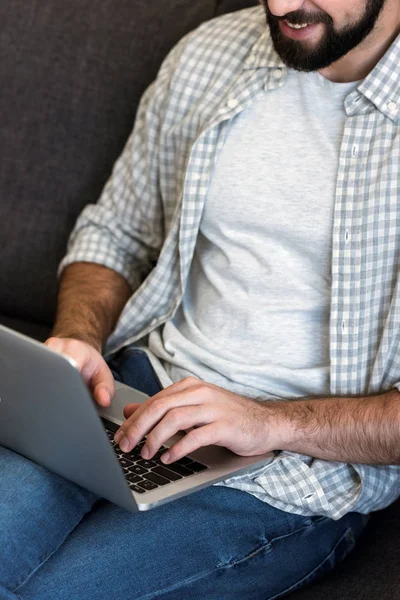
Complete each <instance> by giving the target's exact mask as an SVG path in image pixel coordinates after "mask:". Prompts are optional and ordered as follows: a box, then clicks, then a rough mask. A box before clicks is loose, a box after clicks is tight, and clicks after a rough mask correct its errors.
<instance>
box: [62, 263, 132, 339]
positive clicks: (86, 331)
mask: <svg viewBox="0 0 400 600" xmlns="http://www.w3.org/2000/svg"><path fill="white" fill-rule="evenodd" d="M131 294H132V290H131V288H130V286H129V284H128V283H127V281H126V280H125V279H124V278H123V277H122V276H121V275H119V274H118V273H116V272H115V271H112V270H111V269H108V268H107V267H103V266H101V265H97V264H94V263H83V262H82V263H74V264H71V265H70V266H68V267H67V268H66V269H65V272H64V273H63V275H62V278H61V282H60V289H59V294H58V303H57V314H56V321H55V325H54V328H53V331H52V335H53V336H55V337H72V338H75V339H80V340H83V341H85V342H88V343H89V344H91V345H92V346H94V347H95V348H96V349H97V350H101V348H102V346H103V344H104V343H105V341H106V339H107V337H108V336H109V335H110V333H111V332H112V331H113V329H114V327H115V324H116V322H117V319H118V317H119V315H120V313H121V311H122V309H123V307H124V306H125V304H126V302H127V300H128V299H129V297H130V296H131Z"/></svg>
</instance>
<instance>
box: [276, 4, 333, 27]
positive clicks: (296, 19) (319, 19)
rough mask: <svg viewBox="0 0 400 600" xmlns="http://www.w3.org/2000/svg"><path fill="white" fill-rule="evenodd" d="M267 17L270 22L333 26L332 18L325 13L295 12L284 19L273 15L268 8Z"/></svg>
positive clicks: (284, 16) (287, 14)
mask: <svg viewBox="0 0 400 600" xmlns="http://www.w3.org/2000/svg"><path fill="white" fill-rule="evenodd" d="M267 17H268V21H269V22H271V21H275V22H276V21H290V23H293V25H302V24H303V23H308V24H309V25H311V24H314V23H325V24H326V25H332V23H333V20H332V18H331V17H330V16H329V15H327V14H326V13H323V12H307V11H305V10H301V9H300V10H294V11H292V12H289V13H286V15H283V17H277V16H276V15H273V14H272V12H271V11H270V10H269V8H268V6H267Z"/></svg>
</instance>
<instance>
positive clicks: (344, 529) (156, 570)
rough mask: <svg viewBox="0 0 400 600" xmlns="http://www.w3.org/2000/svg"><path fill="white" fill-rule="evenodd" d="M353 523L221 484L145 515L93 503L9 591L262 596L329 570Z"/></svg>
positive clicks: (244, 599)
mask: <svg viewBox="0 0 400 600" xmlns="http://www.w3.org/2000/svg"><path fill="white" fill-rule="evenodd" d="M356 521H357V518H356V520H355V521H354V522H353V524H351V519H349V520H348V521H347V522H345V521H342V522H334V521H330V520H328V519H322V520H315V519H309V518H305V517H301V516H297V515H291V514H289V513H284V512H281V511H278V510H276V509H274V508H272V507H270V506H268V505H267V504H265V503H262V502H260V501H259V500H258V499H256V498H254V497H253V496H251V495H249V494H246V493H245V492H242V491H239V490H235V489H230V488H223V487H210V488H207V489H206V490H202V491H200V492H196V493H195V494H191V495H190V496H187V497H185V498H182V499H180V500H176V501H174V502H171V503H170V504H167V505H165V506H162V507H159V508H156V509H153V510H151V511H149V512H144V513H135V514H130V513H128V512H126V511H124V510H122V509H120V508H118V507H116V506H114V505H112V504H110V503H108V502H102V503H100V504H98V505H97V506H96V507H95V509H94V510H93V511H92V512H91V513H90V514H88V515H87V516H86V517H85V518H84V519H83V521H82V523H81V524H80V526H79V527H78V528H76V529H75V530H74V531H73V532H72V533H71V535H70V536H69V537H68V539H67V540H66V541H65V543H64V544H63V545H62V546H61V547H60V548H59V550H58V551H57V552H56V553H54V555H52V556H51V557H50V558H49V560H48V561H47V562H46V563H45V564H44V565H43V566H42V567H41V568H40V569H39V570H38V571H37V572H36V573H35V574H34V575H33V576H32V577H31V578H30V580H28V581H27V582H26V583H25V584H24V585H23V586H21V587H20V588H19V589H18V590H17V591H16V593H17V597H18V598H21V599H22V600H38V599H39V598H40V600H50V599H51V600H70V598H85V600H105V599H107V600H114V599H115V600H117V599H118V600H120V598H121V597H123V598H126V600H152V599H153V598H160V599H164V600H187V599H188V598H191V600H204V598H207V600H224V599H225V598H226V599H227V600H228V599H229V600H232V599H236V598H237V599H238V600H239V599H240V600H258V599H260V600H261V599H262V600H266V599H267V598H272V597H276V596H277V595H278V594H280V593H282V592H284V591H285V590H286V589H290V588H293V587H294V586H296V585H300V584H301V583H302V582H303V581H304V582H306V581H308V580H311V579H312V578H313V577H315V576H317V574H320V573H321V572H323V571H324V570H327V569H328V568H332V566H333V565H334V564H335V562H336V560H338V559H340V558H341V557H342V556H344V555H345V554H346V553H347V551H348V550H349V549H350V548H351V546H352V545H353V543H354V535H357V533H356V530H357V527H356V526H355V523H356ZM352 531H354V533H352Z"/></svg>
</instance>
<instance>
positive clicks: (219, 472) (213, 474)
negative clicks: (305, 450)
mask: <svg viewBox="0 0 400 600" xmlns="http://www.w3.org/2000/svg"><path fill="white" fill-rule="evenodd" d="M146 398H147V396H146V395H145V394H142V393H141V392H139V391H137V390H134V389H133V388H129V387H127V386H124V385H122V384H120V383H118V382H116V396H115V399H114V400H113V403H112V407H111V408H110V409H107V410H104V409H99V408H97V406H96V404H95V403H94V401H93V400H92V398H91V395H90V393H89V391H88V389H87V387H86V385H85V383H84V382H83V380H82V378H81V375H80V373H79V371H78V370H77V368H76V367H75V365H74V363H73V361H72V360H69V359H68V358H67V357H64V356H61V355H60V354H57V353H55V352H54V351H52V350H50V349H49V348H47V346H45V345H43V344H40V343H39V342H36V341H35V340H32V339H30V338H28V337H26V336H24V335H21V334H19V333H16V332H15V331H12V330H10V329H8V328H6V327H4V326H1V325H0V445H2V446H6V447H8V448H10V449H12V450H14V451H15V452H18V453H19V454H22V455H23V456H26V457H27V458H29V459H31V460H32V461H34V462H37V463H39V464H40V465H43V466H44V467H46V468H47V469H49V470H50V471H53V472H55V473H58V474H59V475H62V476H63V477H65V478H67V479H69V480H71V481H73V482H75V483H77V484H79V485H81V486H82V487H84V488H86V489H88V490H90V491H92V492H94V493H96V494H98V495H99V496H101V497H103V498H106V499H107V500H110V501H111V502H114V503H115V504H118V505H119V506H122V507H124V508H126V509H127V510H130V511H137V510H148V509H150V508H153V507H155V506H158V505H160V504H164V503H165V502H168V501H170V500H174V499H175V498H180V497H181V496H185V495H186V494H189V493H191V492H195V491H196V490H200V489H201V488H204V487H206V486H209V485H210V484H212V483H215V482H217V481H221V480H223V479H226V478H227V477H231V476H233V475H236V474H239V473H244V472H246V471H248V470H250V469H253V468H255V467H257V466H261V465H263V464H266V463H267V462H269V461H271V460H272V457H273V454H271V453H269V454H265V455H262V456H252V457H240V456H237V455H236V454H234V453H232V452H230V451H229V450H227V449H226V448H220V447H218V446H208V447H205V448H201V449H199V450H197V451H195V452H193V453H192V454H190V455H188V456H187V457H185V458H183V459H182V460H180V461H177V462H176V463H173V464H170V465H168V466H164V465H163V464H162V463H161V462H160V460H159V455H156V457H155V458H154V459H152V460H150V461H145V460H143V459H142V457H141V456H140V450H141V445H138V446H137V447H136V448H134V449H133V450H132V451H131V452H129V453H126V454H124V453H122V451H121V450H120V449H119V447H118V446H117V445H116V444H115V443H114V442H113V436H114V432H115V431H116V430H117V429H118V426H119V425H120V424H121V423H122V422H123V420H124V419H123V416H122V407H123V406H124V405H125V404H128V403H130V402H144V401H145V400H146ZM182 435H184V434H183V433H182V434H177V435H176V436H174V437H172V438H170V439H169V440H168V442H167V443H166V444H165V447H169V446H171V445H172V444H173V443H174V441H176V440H177V439H179V437H181V436H182ZM141 444H143V442H141ZM164 451H165V450H164Z"/></svg>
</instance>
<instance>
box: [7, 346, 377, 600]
mask: <svg viewBox="0 0 400 600" xmlns="http://www.w3.org/2000/svg"><path fill="white" fill-rule="evenodd" d="M111 367H112V369H113V371H114V374H115V376H116V377H117V378H118V379H122V380H123V381H125V382H126V383H128V384H131V385H134V386H135V387H141V388H142V389H143V391H146V389H147V390H151V393H154V390H157V389H159V388H158V387H157V385H158V384H157V380H156V378H155V375H154V373H153V371H152V368H151V366H150V364H149V362H148V359H147V357H146V356H145V355H144V354H143V353H142V352H141V351H139V350H137V349H130V350H128V351H127V352H124V353H122V354H121V355H119V356H118V357H117V358H115V359H113V360H112V361H111ZM135 374H140V379H141V381H139V386H137V385H135V384H137V379H136V375H135ZM146 381H147V383H149V382H150V387H149V386H147V384H146ZM145 388H146V389H145ZM367 520H368V519H367V517H365V516H362V515H359V514H357V513H350V514H348V515H346V516H344V517H343V518H342V519H340V520H339V521H332V520H330V519H327V518H324V517H316V518H309V517H302V516H298V515H292V514H289V513H286V512H282V511H279V510H277V509H275V508H272V507H271V506H268V504H265V503H263V502H261V501H260V500H258V499H256V498H254V497H253V496H251V495H249V494H247V493H246V492H242V491H239V490H235V489H229V488H224V487H214V486H211V487H209V488H207V489H205V490H201V491H199V492H196V493H194V494H191V495H189V496H186V497H185V498H181V499H179V500H175V501H174V502H171V503H169V504H166V505H164V506H161V507H159V508H156V509H153V510H150V511H149V512H144V513H129V512H127V511H125V510H123V509H121V508H119V507H118V506H115V505H113V504H111V503H110V502H107V501H105V500H102V499H99V498H98V497H96V496H95V495H94V494H92V493H90V492H88V491H87V490H84V489H82V488H80V487H78V486H77V485H75V484H73V483H71V482H69V481H67V480H65V479H63V478H62V477H59V476H57V475H54V474H52V473H50V472H49V471H47V470H46V469H44V468H42V467H40V466H38V465H36V464H34V463H32V462H31V461H29V460H27V459H25V458H24V457H22V456H19V455H18V454H16V453H14V452H12V451H10V450H8V449H6V448H3V447H0V599H1V600H17V599H21V600H78V599H79V600H81V599H84V600H106V599H107V600H117V599H118V600H120V599H121V598H124V599H125V600H152V599H153V598H157V599H159V600H188V598H190V599H191V600H204V599H205V598H206V599H207V600H233V599H240V600H258V599H259V600H272V599H273V598H278V597H281V596H283V595H285V594H286V593H288V592H290V591H292V590H294V589H296V588H297V587H300V586H302V585H305V584H307V583H310V582H312V581H314V580H315V579H317V578H319V577H321V576H322V575H324V574H325V573H327V572H328V571H330V570H331V569H332V568H333V567H334V566H335V565H336V564H337V563H338V562H339V561H341V560H342V559H343V558H344V557H345V556H346V555H347V554H348V552H349V551H350V550H351V549H352V548H353V546H354V543H355V540H356V539H357V537H358V536H359V534H360V533H361V531H362V530H363V528H364V526H365V524H366V522H367Z"/></svg>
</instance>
